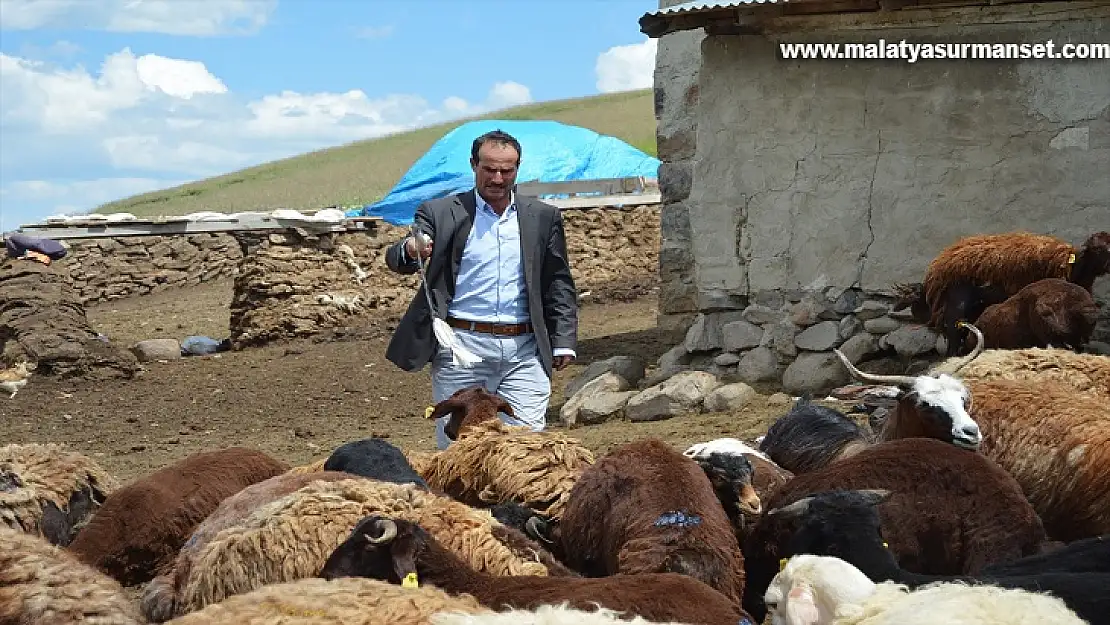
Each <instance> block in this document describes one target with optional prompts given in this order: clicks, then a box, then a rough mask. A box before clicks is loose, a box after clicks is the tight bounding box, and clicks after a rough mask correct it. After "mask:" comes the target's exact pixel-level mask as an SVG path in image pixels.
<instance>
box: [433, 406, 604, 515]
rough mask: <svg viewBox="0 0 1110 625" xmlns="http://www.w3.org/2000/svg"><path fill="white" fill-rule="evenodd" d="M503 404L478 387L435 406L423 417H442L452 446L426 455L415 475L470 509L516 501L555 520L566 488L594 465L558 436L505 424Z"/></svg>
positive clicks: (574, 443) (572, 443)
mask: <svg viewBox="0 0 1110 625" xmlns="http://www.w3.org/2000/svg"><path fill="white" fill-rule="evenodd" d="M499 410H500V411H504V412H507V413H508V414H512V408H511V407H509V405H508V404H507V403H506V402H505V400H504V399H503V398H501V397H498V396H497V395H494V394H491V393H489V392H488V391H486V390H485V389H484V388H481V387H470V388H466V389H462V390H460V391H458V392H456V393H454V394H453V395H451V397H448V398H447V399H445V400H443V401H441V402H439V403H438V404H436V406H435V407H434V409H433V410H432V411H431V412H430V413H429V414H428V418H432V419H434V418H439V417H443V416H448V415H449V416H448V419H447V423H446V424H445V426H444V433H445V434H447V436H448V438H450V439H451V440H452V441H453V442H452V443H451V444H450V445H449V446H448V447H447V448H446V449H444V450H441V451H439V452H438V453H437V454H435V455H434V456H432V457H431V458H430V459H429V460H428V462H427V464H426V465H425V466H423V467H422V469H421V474H422V475H423V476H424V479H425V480H427V482H428V484H429V485H430V486H431V487H432V488H433V489H435V490H438V491H441V492H443V493H445V494H447V495H448V496H450V497H453V498H455V499H458V500H459V501H462V502H464V503H467V504H469V505H473V506H490V505H494V504H500V503H505V502H510V501H511V502H517V503H520V504H522V505H524V506H527V507H528V508H530V509H532V510H534V511H535V512H537V513H539V514H540V515H543V516H545V517H548V518H551V519H556V520H557V519H559V517H561V516H562V514H563V511H564V510H565V508H566V505H567V499H568V497H569V496H570V491H571V488H572V487H573V486H574V483H575V481H576V480H577V479H578V478H579V476H580V475H581V473H582V471H584V470H585V469H586V468H588V467H590V466H591V465H593V464H594V462H595V457H594V454H593V452H592V451H590V450H589V449H588V448H586V447H585V446H584V445H582V444H581V443H580V442H579V441H578V440H576V439H574V438H572V437H569V436H566V435H565V434H562V433H559V432H533V431H532V430H531V429H530V428H526V427H515V426H509V425H505V424H504V423H502V422H501V420H500V419H499V418H498V417H497V412H498V411H499Z"/></svg>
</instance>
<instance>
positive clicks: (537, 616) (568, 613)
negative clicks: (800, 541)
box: [430, 603, 755, 625]
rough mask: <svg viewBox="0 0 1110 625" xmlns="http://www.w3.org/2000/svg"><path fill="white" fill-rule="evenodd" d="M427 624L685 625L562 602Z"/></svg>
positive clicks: (445, 615) (440, 616) (448, 615)
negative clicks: (575, 606)
mask: <svg viewBox="0 0 1110 625" xmlns="http://www.w3.org/2000/svg"><path fill="white" fill-rule="evenodd" d="M430 623H431V625H685V624H684V623H677V622H668V623H662V622H659V621H649V620H647V619H645V618H643V617H640V616H631V615H626V614H624V613H622V612H617V611H614V610H609V609H607V608H598V609H596V610H579V609H576V608H571V607H568V605H567V604H566V603H562V604H560V605H542V606H540V607H538V608H536V609H535V610H534V611H529V610H517V609H512V608H509V609H507V610H503V611H501V612H494V613H481V612H470V613H464V612H440V613H437V614H435V615H433V616H432V618H431V620H430ZM727 625H733V624H732V623H729V624H727ZM750 625H755V624H754V623H752V624H750Z"/></svg>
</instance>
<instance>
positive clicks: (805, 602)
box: [763, 554, 1085, 625]
mask: <svg viewBox="0 0 1110 625" xmlns="http://www.w3.org/2000/svg"><path fill="white" fill-rule="evenodd" d="M763 600H764V603H766V605H767V609H768V614H770V616H771V625H934V624H936V623H944V624H945V625H972V624H974V625H1084V624H1085V621H1084V620H1083V619H1081V618H1079V617H1078V616H1076V614H1075V612H1073V611H1072V610H1071V609H1069V608H1068V607H1067V605H1066V604H1064V602H1063V601H1062V600H1061V599H1059V598H1056V597H1053V596H1051V595H1047V594H1041V593H1033V592H1028V591H1025V590H1020V589H1013V588H999V587H998V586H989V585H967V584H963V583H955V582H944V583H937V584H929V585H927V586H922V587H920V588H918V589H916V590H914V591H912V592H911V591H909V590H908V589H907V587H906V586H904V585H901V584H895V583H893V582H883V583H881V584H876V583H874V582H872V581H871V580H870V579H868V577H867V576H866V575H864V574H863V573H862V572H861V571H860V570H859V569H857V568H856V567H854V566H852V565H851V564H848V563H847V562H845V561H844V560H841V559H840V558H834V557H831V556H815V555H809V554H801V555H797V556H794V557H793V558H790V560H788V561H787V562H786V563H785V565H784V566H783V568H782V570H781V571H779V573H778V575H776V576H775V578H774V579H772V580H771V584H770V585H769V586H768V587H767V591H766V592H765V593H764V595H763Z"/></svg>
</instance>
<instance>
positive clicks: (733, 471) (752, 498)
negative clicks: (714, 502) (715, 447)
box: [696, 452, 763, 516]
mask: <svg viewBox="0 0 1110 625" xmlns="http://www.w3.org/2000/svg"><path fill="white" fill-rule="evenodd" d="M696 460H697V463H698V465H699V466H701V468H702V471H705V475H706V477H708V478H709V481H710V483H712V484H713V490H714V491H716V493H717V496H718V498H720V499H721V503H722V504H724V503H725V502H726V501H728V502H729V503H731V504H732V505H735V507H736V511H737V512H739V513H741V514H747V515H752V516H756V515H758V514H759V513H760V512H762V511H763V507H762V504H761V503H760V501H759V495H757V494H756V492H755V488H753V487H752V477H753V476H754V475H755V469H754V468H753V467H752V463H751V461H749V460H748V459H747V458H746V457H744V456H742V455H740V454H725V453H718V452H713V453H710V454H708V455H706V456H704V457H700V458H696ZM726 505H728V504H726Z"/></svg>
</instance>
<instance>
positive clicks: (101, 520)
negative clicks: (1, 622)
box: [69, 447, 289, 586]
mask: <svg viewBox="0 0 1110 625" xmlns="http://www.w3.org/2000/svg"><path fill="white" fill-rule="evenodd" d="M288 470H289V465H287V464H285V463H284V462H280V461H278V460H275V459H274V458H271V457H270V456H268V455H266V454H264V453H262V452H261V451H257V450H254V449H248V448H245V447H228V448H225V449H219V450H216V451H208V452H200V453H195V454H192V455H190V456H186V457H185V458H183V459H181V460H179V461H177V462H175V463H173V464H171V465H169V466H167V467H164V468H162V469H159V470H158V471H155V472H154V473H151V474H150V475H147V476H145V477H142V478H139V479H137V480H135V481H133V482H131V483H130V484H128V485H126V486H124V487H122V488H120V489H118V490H116V491H115V492H113V493H112V495H111V496H110V497H108V500H107V501H106V502H104V505H103V506H101V508H100V510H98V511H97V513H96V514H95V515H94V516H93V517H92V519H91V520H90V521H89V523H88V525H86V526H85V527H84V528H83V529H82V530H81V531H80V532H79V533H78V534H77V537H76V538H74V540H73V542H72V543H71V544H70V545H69V550H70V551H71V552H72V553H73V554H74V555H76V556H77V557H78V558H79V559H80V560H81V561H82V562H85V563H86V564H89V565H92V566H95V567H96V568H98V569H100V570H101V571H104V572H105V573H107V574H108V575H111V576H112V577H114V578H115V579H117V580H118V581H119V582H121V583H122V584H124V585H125V586H131V585H135V584H140V583H143V582H147V581H149V580H150V579H151V578H152V577H154V576H155V575H157V574H158V572H159V570H160V569H162V568H164V567H169V566H172V564H173V560H174V558H175V557H176V556H177V552H178V550H179V549H180V548H181V545H182V544H184V543H185V541H186V540H188V538H189V535H190V534H192V533H193V529H194V528H195V527H196V526H197V524H198V523H200V522H201V521H203V520H204V518H205V517H207V516H208V515H209V514H211V513H212V511H213V510H215V509H216V507H217V506H219V505H220V502H221V501H223V500H224V499H225V498H226V497H228V496H230V495H234V494H235V493H237V492H239V491H240V490H242V489H243V488H244V487H246V486H250V485H251V484H254V483H257V482H261V481H262V480H265V479H267V478H270V477H273V476H275V475H279V474H281V473H284V472H286V471H288Z"/></svg>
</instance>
